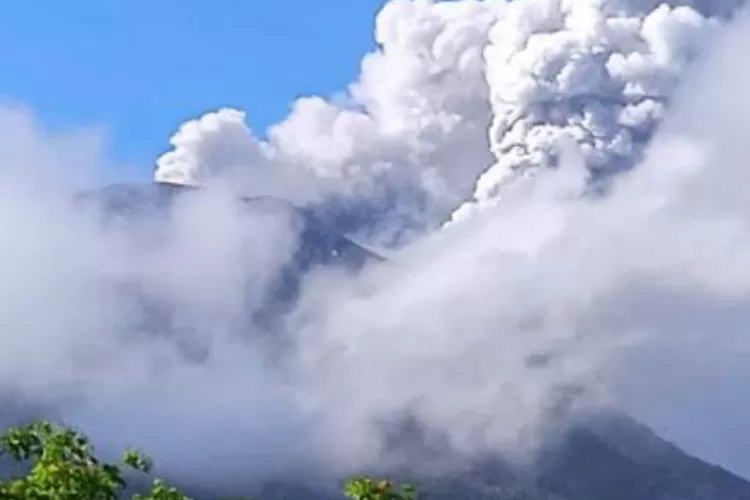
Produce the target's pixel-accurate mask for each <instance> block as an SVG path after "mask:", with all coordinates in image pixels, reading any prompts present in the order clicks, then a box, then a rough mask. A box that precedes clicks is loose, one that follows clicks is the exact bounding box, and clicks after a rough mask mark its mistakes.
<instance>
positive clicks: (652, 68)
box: [454, 0, 719, 218]
mask: <svg viewBox="0 0 750 500" xmlns="http://www.w3.org/2000/svg"><path fill="white" fill-rule="evenodd" d="M511 5H512V7H511V8H509V9H507V10H506V11H505V14H504V15H503V16H502V17H501V18H500V19H499V20H498V22H497V23H495V25H494V26H493V28H492V30H491V32H490V35H489V39H490V42H489V45H488V47H487V49H486V50H485V56H486V61H487V68H486V71H487V81H488V83H489V87H490V101H491V104H492V113H493V118H492V125H491V127H490V132H489V136H490V141H491V148H492V153H493V155H494V156H495V158H496V161H495V163H494V165H492V166H491V167H490V168H489V169H487V170H486V171H485V172H484V173H483V174H482V176H481V177H480V178H479V180H478V182H477V185H476V191H475V194H474V196H475V203H472V204H467V205H465V206H463V207H461V208H460V209H459V210H458V211H457V212H456V213H455V214H454V218H461V217H462V216H464V215H465V214H467V213H469V212H471V210H472V209H475V208H476V205H477V204H478V205H480V206H481V205H482V204H486V203H489V202H491V201H492V200H493V199H495V198H496V197H497V196H499V194H500V193H501V191H502V186H503V185H505V184H506V182H507V181H508V180H509V178H510V177H511V175H510V174H512V173H514V172H518V171H521V172H524V173H532V172H533V171H534V170H535V169H537V168H544V167H554V166H555V165H556V164H557V162H558V161H559V157H560V153H561V148H563V147H571V146H572V148H573V150H574V151H573V153H574V154H575V155H576V156H578V157H579V158H581V159H582V160H583V161H584V162H585V164H586V166H587V167H588V169H589V173H590V177H591V180H592V181H596V180H599V179H602V178H606V177H607V176H609V175H610V174H612V173H615V172H618V171H621V170H623V169H627V168H629V167H631V166H633V165H634V164H636V163H637V162H638V161H639V159H640V158H641V156H642V153H643V150H644V148H645V147H646V145H647V144H648V140H649V139H650V138H651V136H652V135H653V133H654V130H655V128H656V127H657V125H658V124H659V122H660V121H661V119H662V117H663V116H664V112H665V107H666V106H667V104H668V99H669V97H670V95H671V94H672V93H673V91H674V89H675V87H676V85H677V84H678V83H679V81H680V77H681V76H682V75H683V74H684V73H685V71H686V70H687V69H688V67H689V63H690V62H691V61H692V60H693V59H694V58H695V57H696V55H697V54H698V50H699V49H700V48H702V47H703V46H705V45H706V44H707V43H708V40H709V37H710V36H711V35H712V34H713V33H714V32H715V31H716V28H717V27H718V26H719V20H718V19H717V18H711V17H704V16H703V15H702V14H701V13H700V12H699V11H697V10H695V9H694V8H692V7H689V6H676V7H670V6H669V5H667V4H661V5H659V6H657V7H656V8H654V9H653V10H650V11H647V12H645V13H632V14H622V13H621V12H622V11H621V10H619V9H616V8H614V6H613V5H611V4H608V3H606V2H602V1H599V0H575V1H572V0H571V1H566V0H541V1H534V0H531V1H522V2H514V3H513V4H511Z"/></svg>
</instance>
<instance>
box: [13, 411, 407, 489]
mask: <svg viewBox="0 0 750 500" xmlns="http://www.w3.org/2000/svg"><path fill="white" fill-rule="evenodd" d="M0 456H11V457H12V458H14V459H15V460H17V461H19V462H23V463H25V464H28V466H29V467H28V469H27V472H26V475H24V476H21V477H15V478H11V479H9V480H6V481H0V500H118V499H120V498H122V497H123V495H124V492H125V489H126V488H127V483H126V481H125V479H124V475H125V473H126V471H128V470H130V471H133V472H139V473H143V474H150V473H151V471H152V468H153V464H152V462H151V460H150V459H149V458H148V457H147V456H146V455H144V454H142V453H140V452H138V451H135V450H128V451H126V452H125V453H124V455H123V457H122V460H121V463H119V464H114V463H107V462H104V461H102V460H100V459H99V458H97V457H96V455H95V454H94V448H93V446H92V445H91V444H90V443H89V440H88V439H87V438H86V437H85V436H84V435H83V434H81V433H79V432H77V431H75V430H73V429H70V428H69V427H65V426H58V425H55V424H52V423H50V422H48V421H37V422H33V423H31V424H29V425H26V426H19V427H14V428H12V429H9V430H7V431H6V432H5V433H4V434H2V435H0ZM344 493H345V494H346V496H347V497H349V498H351V499H352V500H415V499H416V492H415V490H414V489H413V488H411V487H409V486H396V485H394V484H392V483H391V482H390V481H382V480H374V479H370V478H354V479H352V480H350V481H348V482H347V483H346V485H345V488H344ZM131 498H132V500H190V499H189V498H188V497H187V496H186V495H185V494H183V493H182V492H181V491H180V490H178V489H177V488H175V487H172V486H169V485H168V484H166V483H165V482H164V481H162V480H161V479H154V480H153V482H152V484H151V488H150V490H149V492H148V493H146V494H135V495H133V496H132V497H131Z"/></svg>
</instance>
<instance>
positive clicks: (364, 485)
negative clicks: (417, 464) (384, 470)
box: [344, 477, 417, 500]
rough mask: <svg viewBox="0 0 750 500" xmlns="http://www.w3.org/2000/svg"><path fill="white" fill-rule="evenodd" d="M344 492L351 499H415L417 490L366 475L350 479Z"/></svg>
mask: <svg viewBox="0 0 750 500" xmlns="http://www.w3.org/2000/svg"><path fill="white" fill-rule="evenodd" d="M344 493H345V494H346V496H347V497H349V498H351V499H352V500H416V498H417V492H416V490H415V489H414V488H413V487H412V486H409V485H401V486H397V485H394V484H393V483H392V482H390V481H385V480H379V481H376V480H373V479H370V478H367V477H363V478H354V479H351V480H350V481H349V482H348V483H346V486H345V488H344Z"/></svg>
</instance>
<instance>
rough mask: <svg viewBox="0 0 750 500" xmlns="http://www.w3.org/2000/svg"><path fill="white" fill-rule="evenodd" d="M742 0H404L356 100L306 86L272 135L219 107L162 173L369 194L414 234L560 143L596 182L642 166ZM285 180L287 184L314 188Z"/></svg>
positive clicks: (482, 200)
mask: <svg viewBox="0 0 750 500" xmlns="http://www.w3.org/2000/svg"><path fill="white" fill-rule="evenodd" d="M737 5H739V2H737V1H723V2H670V3H666V2H664V3H661V2H655V1H624V0H622V1H602V0H584V1H572V0H570V1H566V0H538V1H537V0H530V1H515V2H507V1H505V0H488V1H484V2H479V1H464V2H432V1H410V0H401V1H398V0H397V1H393V2H390V3H388V4H386V6H385V7H384V8H383V10H382V12H381V13H380V14H379V16H378V19H377V23H376V40H377V42H378V43H379V45H380V49H379V50H378V51H376V52H374V53H372V54H369V55H368V56H367V57H366V58H365V59H364V61H363V64H362V74H361V77H360V79H359V81H357V82H356V83H355V84H353V85H352V86H351V87H350V89H349V96H350V101H349V102H346V103H342V104H340V103H337V102H329V101H325V100H323V99H321V98H318V97H312V98H304V99H301V100H299V101H298V102H297V103H295V105H294V110H293V112H292V113H291V114H290V116H289V117H288V118H287V119H286V120H284V121H283V122H282V123H280V124H278V125H276V126H274V127H272V128H271V129H270V131H269V134H268V135H269V139H268V141H260V140H258V139H256V138H255V137H254V136H253V135H252V133H251V132H250V131H249V129H248V128H247V126H246V125H245V123H244V120H243V119H244V115H243V114H241V113H240V112H237V111H235V110H221V111H219V112H217V113H210V114H208V115H206V116H204V117H202V118H199V119H198V120H195V121H191V122H188V123H187V124H186V125H185V126H183V127H182V128H181V129H180V131H179V132H178V133H177V134H176V135H175V137H174V138H173V140H172V143H173V146H174V147H175V149H174V151H171V152H169V153H167V154H165V155H164V156H163V157H162V158H160V159H159V161H158V164H157V171H156V179H157V180H168V181H174V182H187V183H200V182H204V180H205V179H206V178H210V177H212V176H214V175H226V174H222V172H226V171H227V170H231V172H232V175H234V176H238V177H240V178H243V177H244V178H245V179H246V180H247V183H246V185H245V186H246V187H245V188H244V189H245V190H247V191H250V192H253V191H254V192H264V191H267V186H266V184H267V183H265V182H263V181H261V182H258V181H257V179H258V178H259V177H262V178H263V179H268V178H272V177H274V176H279V177H281V178H283V179H285V180H286V179H289V178H296V179H300V178H304V179H305V180H306V181H307V182H305V183H303V184H302V185H304V186H307V187H309V186H310V185H311V183H314V184H315V185H316V186H317V189H316V190H314V193H317V195H320V193H323V192H325V193H327V194H328V195H329V197H330V196H331V195H332V194H336V195H338V196H342V197H344V198H347V199H356V200H358V201H359V202H360V203H361V202H362V200H369V201H370V202H371V203H370V204H369V205H368V206H367V208H368V209H369V210H373V209H377V210H379V211H380V214H381V219H388V218H389V217H390V218H392V219H393V224H396V225H398V226H399V227H401V228H403V226H406V225H408V226H409V227H410V228H414V230H415V231H418V230H420V229H421V230H425V229H430V228H434V227H437V226H439V225H440V224H442V223H443V222H445V221H446V220H449V219H454V220H458V219H461V218H463V217H464V215H465V214H469V213H472V212H473V211H475V210H476V209H477V208H481V206H483V205H487V204H491V203H492V202H494V201H495V200H496V198H497V197H498V196H499V194H498V193H499V192H500V191H501V190H502V187H503V186H504V185H505V184H506V183H507V182H510V181H511V180H512V179H513V178H515V177H516V175H517V174H518V173H519V172H522V173H524V174H529V173H532V172H533V171H534V170H535V169H537V168H540V167H541V168H545V167H551V166H554V165H556V163H557V161H558V157H559V153H560V148H561V147H562V146H561V142H566V143H568V145H570V143H571V142H572V143H573V144H575V146H576V147H577V149H578V150H579V152H580V154H582V155H583V157H584V160H585V162H586V164H587V166H588V168H589V169H590V170H591V177H592V179H591V180H592V181H593V182H597V181H600V180H602V178H606V177H608V176H609V175H610V174H612V173H613V172H616V171H619V170H623V169H627V168H630V167H632V166H633V165H634V164H635V163H637V161H638V160H639V158H640V156H641V154H642V150H643V148H644V147H645V146H646V145H647V144H648V142H649V140H650V138H651V137H652V135H653V132H654V130H655V128H656V126H657V125H658V123H659V122H660V121H661V119H662V118H663V116H664V112H665V108H666V106H667V105H668V102H669V97H670V96H671V94H672V92H673V90H674V88H675V86H676V85H677V83H678V82H679V80H680V77H681V76H682V75H683V74H684V73H685V71H686V70H687V69H688V68H689V63H690V61H692V60H693V59H694V58H695V56H696V54H697V53H698V52H699V49H700V48H702V47H704V46H706V45H707V44H708V43H709V41H710V39H711V36H712V34H713V33H715V32H716V30H717V28H718V27H719V25H720V23H721V22H722V21H724V20H726V19H727V17H728V15H729V14H730V13H731V12H733V9H734V8H736V7H737ZM222 130H226V131H227V132H226V133H223V132H222ZM566 147H567V146H566ZM259 172H260V173H259ZM278 184H279V185H280V186H283V188H282V189H283V190H284V191H285V192H284V194H285V196H287V197H293V198H295V199H304V200H310V197H311V196H313V197H315V194H313V193H311V192H310V190H309V189H308V190H302V189H300V187H299V186H300V184H299V183H298V182H291V183H290V182H282V183H278ZM323 186H325V187H323ZM394 199H395V200H397V201H394ZM467 200H470V202H469V203H466V201H467ZM405 205H406V206H405ZM384 227H385V229H384ZM373 231H375V233H376V234H372V232H373ZM373 231H371V232H370V233H371V234H367V236H368V237H372V238H373V240H374V241H376V242H377V243H383V244H389V243H390V244H398V243H400V239H410V238H413V236H414V231H411V232H408V233H406V234H404V232H403V231H394V230H393V229H392V227H389V226H388V225H387V224H384V223H382V221H381V224H380V225H379V226H378V227H377V228H376V229H373ZM378 231H380V232H382V234H379V233H378Z"/></svg>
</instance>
